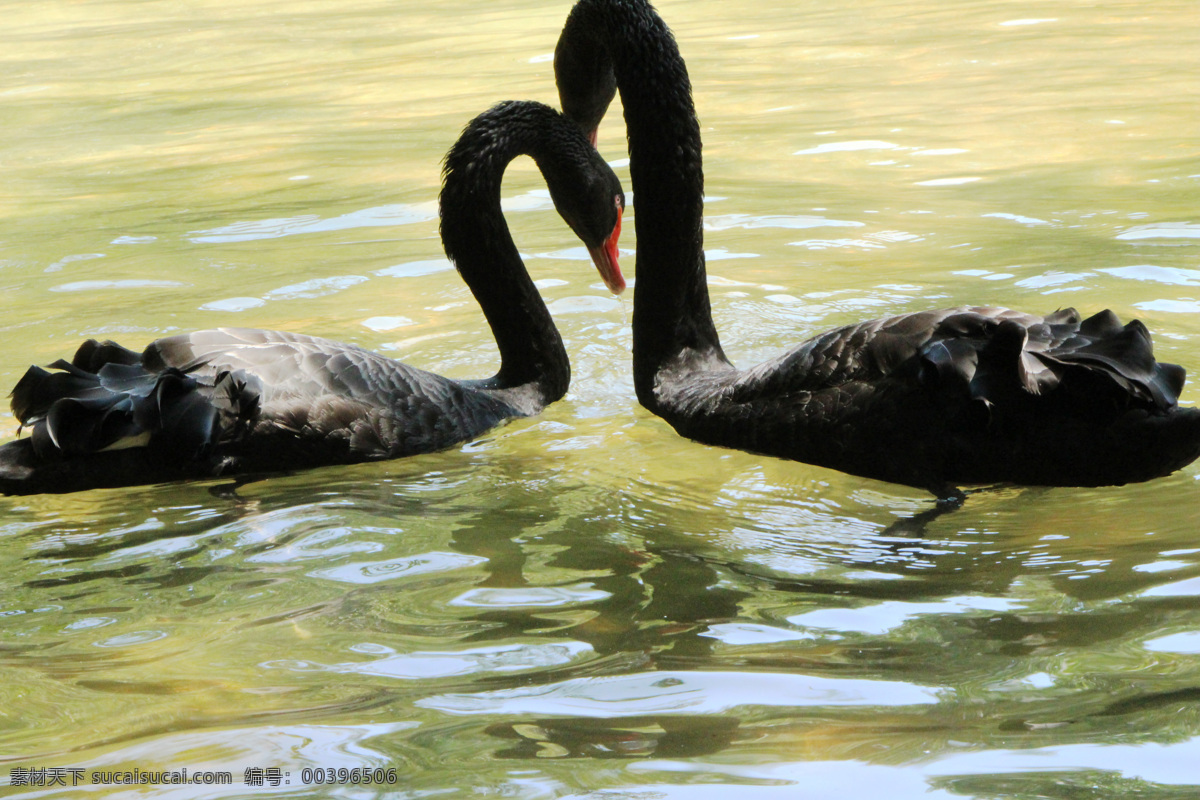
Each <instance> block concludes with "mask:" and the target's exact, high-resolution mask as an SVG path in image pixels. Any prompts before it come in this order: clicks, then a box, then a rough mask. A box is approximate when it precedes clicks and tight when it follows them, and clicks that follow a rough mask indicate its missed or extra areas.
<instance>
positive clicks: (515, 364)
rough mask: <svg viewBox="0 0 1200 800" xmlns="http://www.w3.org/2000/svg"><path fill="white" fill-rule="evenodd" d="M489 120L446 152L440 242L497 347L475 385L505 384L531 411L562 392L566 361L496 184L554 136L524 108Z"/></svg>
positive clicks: (538, 154) (568, 374) (567, 370)
mask: <svg viewBox="0 0 1200 800" xmlns="http://www.w3.org/2000/svg"><path fill="white" fill-rule="evenodd" d="M497 111H499V109H497ZM490 122H491V124H481V125H475V126H473V127H469V128H468V129H467V131H464V134H463V137H462V138H460V139H459V142H458V144H456V145H455V147H454V149H452V150H451V151H450V153H449V154H448V155H447V156H446V164H445V183H444V185H443V187H442V193H441V198H440V213H441V218H442V222H441V232H442V244H443V247H444V248H445V250H446V255H447V256H449V258H450V260H451V261H453V262H454V264H455V266H456V267H457V268H458V271H459V273H460V274H461V275H462V278H463V280H464V281H465V282H466V284H467V286H469V287H470V289H471V293H472V294H474V295H475V299H476V301H478V303H479V305H480V307H481V308H482V309H483V314H484V316H485V317H486V318H487V321H488V325H489V326H491V329H492V334H493V335H494V336H495V338H496V345H497V346H498V348H499V350H500V371H499V372H497V373H496V375H495V376H493V377H492V378H490V379H489V380H486V381H482V382H480V383H479V384H478V386H479V388H483V389H487V390H499V391H503V392H504V393H505V394H506V397H507V399H509V400H512V401H514V402H515V403H516V404H517V405H518V406H522V405H524V406H528V407H526V408H522V409H521V410H523V411H525V412H526V413H535V412H536V411H538V410H540V409H541V407H542V406H544V405H547V404H549V403H552V402H554V401H555V400H558V399H559V398H561V397H562V396H563V395H564V394H566V391H567V386H568V384H569V383H570V380H571V367H570V363H569V361H568V360H567V351H566V349H565V348H564V347H563V342H562V337H560V336H559V333H558V330H557V328H555V326H554V321H553V319H552V318H551V317H550V312H549V311H548V310H547V308H546V304H545V302H544V301H543V300H542V298H541V295H540V294H538V290H537V288H536V287H535V286H534V285H533V280H532V279H531V278H530V277H529V273H528V272H527V271H526V269H525V264H524V263H523V262H522V261H521V256H520V254H519V253H518V252H517V247H516V245H515V244H514V243H513V240H512V235H511V234H510V233H509V230H508V224H507V223H506V222H505V220H504V215H503V213H502V211H501V209H500V186H501V182H502V179H503V177H504V170H505V167H507V166H508V164H509V162H511V161H512V160H513V159H514V158H516V157H517V156H520V155H530V156H533V157H534V159H535V160H539V159H541V158H542V157H543V156H545V155H546V154H547V153H548V152H549V150H550V148H551V143H550V142H549V140H548V138H547V137H546V135H545V133H544V127H545V126H543V125H539V123H538V122H537V121H536V120H530V119H527V118H526V117H525V116H524V115H523V116H521V117H519V118H518V117H512V116H511V115H510V116H509V117H508V118H505V117H504V114H503V113H500V114H497V115H494V118H493V119H491V120H490ZM514 390H515V391H514ZM531 404H532V405H531Z"/></svg>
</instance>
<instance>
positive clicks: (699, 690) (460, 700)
mask: <svg viewBox="0 0 1200 800" xmlns="http://www.w3.org/2000/svg"><path fill="white" fill-rule="evenodd" d="M938 699H939V698H938V692H937V691H935V690H933V689H930V688H928V687H924V686H917V685H916V684H912V683H903V682H900V681H875V680H867V679H862V678H822V677H818V676H814V675H785V674H776V673H752V672H748V671H745V672H667V671H664V672H644V673H638V674H635V675H621V676H615V677H604V678H573V679H571V680H567V681H563V682H561V683H554V684H550V685H548V686H522V687H518V688H516V689H502V690H498V691H493V692H477V693H474V694H443V695H435V696H433V697H429V698H426V699H424V700H418V701H417V702H416V705H418V706H421V707H423V708H431V709H435V710H437V711H443V712H445V713H447V714H533V715H544V714H554V715H562V714H567V715H572V716H580V715H584V716H589V717H599V718H606V717H607V718H611V717H628V716H638V715H643V714H720V713H723V712H726V711H730V710H732V709H734V708H740V707H745V706H774V707H804V706H906V705H919V704H932V703H937V702H938Z"/></svg>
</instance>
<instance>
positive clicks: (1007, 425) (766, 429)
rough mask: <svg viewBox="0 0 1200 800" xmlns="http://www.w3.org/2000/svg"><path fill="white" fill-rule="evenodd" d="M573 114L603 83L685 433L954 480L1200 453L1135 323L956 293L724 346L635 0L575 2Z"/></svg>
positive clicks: (1144, 464) (648, 320)
mask: <svg viewBox="0 0 1200 800" xmlns="http://www.w3.org/2000/svg"><path fill="white" fill-rule="evenodd" d="M555 69H556V74H557V77H558V81H559V92H560V95H561V96H562V102H563V108H564V109H566V110H567V112H568V114H570V115H572V117H573V118H574V119H575V120H576V122H577V123H578V124H580V126H581V127H582V128H583V129H584V130H585V132H588V133H589V134H590V132H591V131H592V130H593V129H594V126H595V125H596V124H598V120H599V117H600V116H602V114H598V113H597V112H596V109H597V108H603V107H604V106H605V105H606V103H607V102H608V100H609V99H611V97H612V94H613V86H614V80H613V77H614V75H615V86H616V87H617V88H618V89H619V91H620V93H621V102H622V106H623V107H624V110H625V121H626V126H627V130H628V138H629V154H630V167H629V169H630V175H631V178H632V183H633V186H632V188H633V193H634V198H635V205H636V216H635V225H636V231H637V288H636V291H635V296H634V309H633V365H634V385H635V388H636V391H637V396H638V399H639V401H640V402H641V403H642V405H644V406H645V407H646V408H648V409H649V410H650V411H652V412H654V413H655V414H657V415H659V416H661V417H662V418H664V419H665V420H666V421H667V422H669V423H670V424H671V425H672V426H673V427H674V428H675V429H676V430H677V431H678V432H679V433H681V434H683V435H684V436H688V437H690V438H693V439H696V440H697V441H701V442H705V443H708V444H713V445H721V446H726V447H733V448H738V449H744V450H751V451H755V452H761V453H765V454H769V455H774V456H779V457H782V458H789V459H794V460H797V461H804V462H807V463H812V464H817V465H821V466H825V467H831V468H833V469H838V470H841V471H844V472H848V473H852V474H855V475H861V476H864V477H869V478H877V479H881V480H886V481H892V482H896V483H903V484H908V485H911V486H917V487H921V488H926V489H929V490H931V491H933V492H935V493H936V494H938V496H939V497H943V498H958V497H961V494H960V493H959V491H958V489H957V487H958V486H959V485H961V484H968V483H995V482H1017V483H1025V484H1043V485H1108V484H1122V483H1128V482H1131V481H1141V480H1147V479H1150V478H1154V477H1158V476H1161V475H1166V474H1168V473H1170V472H1172V471H1174V470H1176V469H1179V468H1180V467H1182V466H1184V465H1186V464H1188V463H1190V462H1191V461H1192V460H1194V459H1195V458H1196V457H1197V456H1198V455H1200V412H1198V411H1197V410H1196V409H1191V408H1180V407H1179V406H1178V405H1177V398H1178V393H1179V391H1180V389H1181V388H1182V386H1183V381H1184V372H1183V370H1182V369H1181V368H1180V367H1177V366H1175V365H1171V364H1160V363H1157V362H1156V361H1155V360H1154V357H1153V353H1152V348H1151V341H1150V335H1149V333H1148V332H1147V331H1146V329H1145V327H1144V326H1143V325H1142V324H1141V323H1140V322H1137V321H1134V322H1131V323H1129V324H1128V325H1126V326H1122V325H1121V324H1120V323H1119V322H1118V321H1117V319H1116V317H1115V316H1114V315H1113V314H1111V313H1110V312H1101V313H1100V314H1097V315H1095V316H1093V317H1091V318H1090V319H1088V320H1083V321H1081V319H1080V316H1079V315H1078V314H1077V313H1076V312H1075V311H1074V310H1073V309H1065V310H1062V311H1059V312H1056V313H1054V314H1051V315H1049V316H1045V317H1040V316H1034V315H1030V314H1024V313H1021V312H1016V311H1011V310H1007V309H1000V308H955V309H943V310H939V311H930V312H922V313H917V314H904V315H901V316H896V317H891V318H887V319H878V320H871V321H868V322H862V323H859V324H856V325H850V326H847V327H843V328H839V329H836V330H832V331H828V332H826V333H823V334H821V335H819V336H817V337H815V338H813V339H811V340H809V341H807V342H805V343H803V344H801V345H799V346H798V347H796V348H794V349H792V350H791V351H789V352H786V353H784V354H783V355H781V356H779V357H777V358H775V359H773V360H771V361H768V362H766V363H764V364H760V365H759V366H757V367H753V368H751V369H748V370H738V369H736V368H735V367H734V366H733V365H732V364H731V363H730V362H729V360H728V359H727V358H726V356H725V354H724V351H723V350H722V348H721V344H720V340H719V338H718V336H717V331H716V328H715V327H714V325H713V321H712V314H711V310H710V306H709V297H708V289H707V283H706V276H705V264H704V251H703V234H702V214H703V180H704V179H703V168H702V159H701V144H700V132H699V125H698V123H697V120H696V115H695V110H694V107H693V104H692V97H691V86H690V83H689V80H688V75H687V69H686V67H685V66H684V63H683V60H682V58H681V57H680V55H679V50H678V48H677V46H676V44H675V41H674V39H673V37H672V36H671V33H670V31H669V30H668V28H667V26H666V25H665V23H663V21H662V19H661V18H660V17H659V16H658V14H657V13H656V12H655V11H654V9H653V8H652V7H651V6H650V4H649V3H648V2H645V0H580V2H579V3H578V4H577V5H576V6H575V8H574V9H573V10H572V12H571V16H570V17H569V19H568V21H567V25H566V27H565V28H564V30H563V34H562V38H561V39H560V40H559V44H558V48H557V50H556V53H555Z"/></svg>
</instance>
